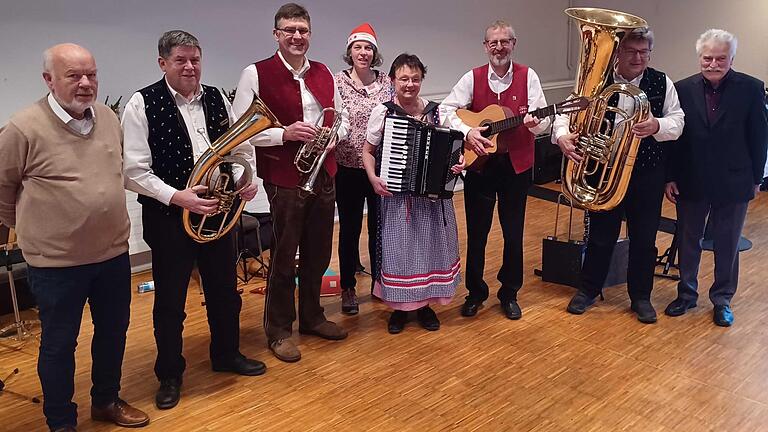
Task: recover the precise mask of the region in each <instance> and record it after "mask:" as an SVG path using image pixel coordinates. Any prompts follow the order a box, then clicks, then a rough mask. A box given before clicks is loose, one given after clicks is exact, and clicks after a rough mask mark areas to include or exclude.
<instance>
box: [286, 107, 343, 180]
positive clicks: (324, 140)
mask: <svg viewBox="0 0 768 432" xmlns="http://www.w3.org/2000/svg"><path fill="white" fill-rule="evenodd" d="M331 111H332V112H333V125H332V126H331V127H321V126H320V125H321V124H322V122H323V119H324V118H325V113H326V112H331ZM340 127H341V113H339V112H338V111H336V110H335V109H334V108H324V109H323V112H322V113H321V114H320V117H319V118H318V119H317V121H315V128H319V129H320V130H319V131H318V133H317V136H315V138H314V139H313V140H312V141H307V142H305V143H304V144H303V145H302V146H301V148H299V151H298V152H296V157H295V158H294V160H293V164H294V165H295V166H296V169H297V170H299V172H300V173H301V174H302V179H303V181H302V182H301V186H299V189H301V190H303V191H305V192H308V193H310V194H314V193H315V191H314V187H315V180H317V175H318V174H319V173H320V170H321V169H323V162H325V158H326V157H327V156H328V152H330V145H331V143H332V142H334V141H335V140H336V138H337V135H338V132H339V128H340Z"/></svg>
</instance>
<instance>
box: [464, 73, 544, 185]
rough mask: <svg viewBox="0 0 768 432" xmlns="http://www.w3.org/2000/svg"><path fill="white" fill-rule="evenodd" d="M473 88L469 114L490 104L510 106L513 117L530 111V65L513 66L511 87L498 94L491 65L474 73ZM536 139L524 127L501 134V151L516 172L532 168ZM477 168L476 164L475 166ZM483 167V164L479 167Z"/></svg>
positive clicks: (499, 142) (499, 140) (499, 138)
mask: <svg viewBox="0 0 768 432" xmlns="http://www.w3.org/2000/svg"><path fill="white" fill-rule="evenodd" d="M472 74H473V79H474V87H473V89H472V103H471V104H470V105H469V107H468V108H469V109H470V111H474V112H480V111H482V110H483V109H484V108H486V107H487V106H489V105H493V104H498V105H501V106H504V107H507V108H509V109H510V111H512V114H514V115H518V114H521V113H523V112H527V111H528V108H529V107H528V66H525V65H522V64H518V63H512V84H510V86H509V88H507V89H506V90H504V91H503V92H501V94H498V95H497V94H496V93H494V92H493V91H492V90H491V87H490V86H489V85H488V65H487V64H486V65H483V66H480V67H477V68H474V69H473V70H472ZM534 138H535V137H534V136H533V134H532V133H531V131H529V130H528V128H526V127H525V126H520V127H516V128H514V129H512V130H508V131H504V132H502V133H501V134H499V137H498V138H497V140H496V141H497V143H498V144H499V151H502V149H503V148H506V149H507V152H508V154H509V160H510V162H512V167H513V168H514V169H515V173H517V174H520V173H522V172H525V171H527V170H528V169H530V168H531V167H532V166H533V142H534ZM474 165H477V163H476V164H474ZM480 166H482V162H481V164H480Z"/></svg>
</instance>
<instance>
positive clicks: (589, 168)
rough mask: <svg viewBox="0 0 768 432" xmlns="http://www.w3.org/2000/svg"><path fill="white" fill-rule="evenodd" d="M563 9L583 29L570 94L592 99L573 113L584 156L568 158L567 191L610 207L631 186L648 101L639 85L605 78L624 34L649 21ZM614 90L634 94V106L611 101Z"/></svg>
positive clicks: (589, 206) (590, 204)
mask: <svg viewBox="0 0 768 432" xmlns="http://www.w3.org/2000/svg"><path fill="white" fill-rule="evenodd" d="M565 14H566V15H568V16H569V17H571V18H573V19H575V20H576V21H578V22H579V34H580V35H581V50H580V56H579V67H578V70H577V72H576V83H575V85H574V89H573V93H572V95H573V96H574V97H575V96H585V97H587V98H589V99H590V100H591V101H592V102H591V104H590V106H589V108H587V109H586V110H584V111H580V112H576V113H573V114H570V128H571V132H572V133H576V134H578V135H579V138H578V142H577V143H576V148H577V151H578V152H579V154H580V155H581V156H582V158H583V159H582V161H581V162H573V161H571V160H570V159H568V160H566V162H565V164H564V167H563V173H562V174H563V175H562V180H563V183H562V189H563V194H564V195H565V196H567V197H568V199H569V200H570V201H571V202H572V203H573V204H574V205H576V206H578V207H581V208H583V209H585V210H590V211H604V210H610V209H612V208H614V207H616V206H617V205H618V204H619V203H620V202H621V200H623V199H624V195H625V194H626V192H627V187H628V186H629V179H630V176H631V175H632V167H633V166H634V161H635V156H636V154H637V149H638V146H639V145H640V139H639V138H638V137H636V136H635V134H634V133H632V126H634V125H635V124H637V123H639V122H641V121H644V120H645V119H647V118H648V115H649V113H650V104H649V103H648V98H647V97H646V95H645V93H644V92H643V91H642V90H640V89H639V88H638V87H637V86H634V85H631V84H612V85H610V86H608V87H605V84H606V82H607V79H608V77H609V75H610V74H612V73H613V67H614V63H615V59H616V52H617V49H618V47H619V43H620V42H621V39H622V38H623V37H624V36H625V35H626V34H627V33H628V32H630V31H632V30H633V29H635V28H642V27H647V26H648V23H647V22H646V21H645V20H644V19H642V18H640V17H637V16H634V15H630V14H627V13H623V12H616V11H612V10H608V9H597V8H569V9H566V10H565ZM604 87H605V88H604ZM616 94H624V95H626V96H627V97H629V98H630V99H632V100H633V101H634V109H633V110H631V111H630V112H628V111H625V110H623V109H620V108H617V107H611V106H609V105H608V100H609V99H610V98H611V97H612V96H614V95H616ZM609 113H610V114H609ZM607 115H608V116H607ZM611 117H614V118H611Z"/></svg>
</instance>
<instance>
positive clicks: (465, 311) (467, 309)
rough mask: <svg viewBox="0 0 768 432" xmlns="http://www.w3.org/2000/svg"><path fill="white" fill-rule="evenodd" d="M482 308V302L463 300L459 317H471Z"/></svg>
mask: <svg viewBox="0 0 768 432" xmlns="http://www.w3.org/2000/svg"><path fill="white" fill-rule="evenodd" d="M482 306H483V302H481V301H477V300H473V299H466V300H464V304H463V305H461V316H465V317H473V316H475V315H477V310H478V309H480V308H481V307H482Z"/></svg>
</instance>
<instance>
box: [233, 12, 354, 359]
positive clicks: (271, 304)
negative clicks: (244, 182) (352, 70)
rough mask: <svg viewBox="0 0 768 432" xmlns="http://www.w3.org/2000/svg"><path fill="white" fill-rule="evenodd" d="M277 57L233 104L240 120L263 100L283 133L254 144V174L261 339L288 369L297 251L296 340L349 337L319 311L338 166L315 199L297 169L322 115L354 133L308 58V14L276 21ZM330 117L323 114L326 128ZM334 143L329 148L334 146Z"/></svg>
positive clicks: (249, 77) (257, 71) (327, 170)
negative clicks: (258, 203)
mask: <svg viewBox="0 0 768 432" xmlns="http://www.w3.org/2000/svg"><path fill="white" fill-rule="evenodd" d="M273 34H274V37H275V41H276V42H277V46H278V49H277V53H275V55H273V56H272V57H269V58H267V59H265V60H261V61H259V62H256V63H254V64H252V65H249V66H248V67H246V68H245V70H243V73H242V75H241V77H240V82H239V84H238V85H237V94H236V95H235V101H234V103H233V109H234V112H235V115H242V114H243V113H244V112H245V111H246V110H247V108H248V106H249V105H250V103H251V100H252V99H253V95H254V94H256V95H258V96H259V97H260V98H261V99H262V100H263V101H264V103H265V104H266V105H267V106H268V107H269V109H270V110H271V111H272V112H273V113H274V114H275V115H276V116H277V118H278V120H279V121H280V124H282V125H283V126H284V128H270V129H267V130H265V131H263V132H261V133H260V134H258V135H256V136H255V137H254V138H253V139H251V144H253V145H254V146H255V147H256V167H257V172H258V175H259V177H261V178H262V179H263V180H264V190H265V191H266V193H267V198H268V199H269V205H270V212H271V214H272V221H273V230H272V234H273V238H272V247H271V252H270V255H271V258H270V259H271V265H270V271H269V280H268V289H267V297H266V302H265V306H264V331H265V332H266V334H267V342H268V344H269V349H270V350H271V351H272V352H273V353H274V355H275V357H277V358H278V359H280V360H282V361H286V362H295V361H298V360H299V359H301V353H300V352H299V349H298V348H297V347H296V345H295V344H294V343H293V342H292V341H291V340H290V336H291V327H292V325H293V321H295V319H296V309H295V300H294V291H295V290H296V275H297V271H296V266H295V259H296V251H297V249H298V250H299V253H300V258H299V267H298V278H299V333H302V334H309V335H314V336H319V337H321V338H324V339H329V340H341V339H344V338H346V337H347V332H346V331H345V330H344V329H342V328H341V327H339V326H337V325H336V324H335V323H333V322H331V321H328V320H327V319H326V318H325V315H324V313H323V308H322V307H321V306H320V285H321V283H322V279H323V274H324V273H325V270H326V269H327V268H328V263H329V262H330V260H331V243H332V240H333V219H334V211H335V196H336V190H335V188H334V180H333V177H334V175H335V174H336V159H335V157H334V154H333V151H331V152H330V153H329V154H328V156H327V157H326V159H325V162H324V164H323V167H322V168H321V169H320V172H319V174H318V176H317V179H316V181H315V183H314V191H313V193H311V194H310V193H308V192H305V191H303V190H301V189H299V188H298V186H300V185H302V184H303V183H304V181H305V176H302V175H301V173H300V172H299V171H298V170H297V169H296V166H295V165H294V158H295V156H296V153H297V152H298V150H299V148H300V147H301V146H302V145H303V144H304V143H305V142H308V141H312V140H313V139H315V137H316V136H317V132H318V129H319V128H318V127H316V126H315V124H316V122H317V120H318V119H320V118H321V116H323V109H324V108H335V109H336V110H337V111H338V114H337V115H340V116H342V122H341V127H340V128H339V131H338V139H341V138H344V137H345V136H346V134H347V130H348V129H349V118H348V115H347V113H346V112H344V111H343V110H342V105H341V97H340V96H339V92H338V90H336V86H335V85H334V80H333V75H331V72H330V71H329V70H328V68H327V67H326V66H325V65H324V64H322V63H318V62H315V61H311V60H309V59H308V58H307V57H306V53H307V50H308V49H309V42H310V38H311V36H312V30H311V25H310V18H309V13H308V12H307V10H306V9H305V8H304V7H303V6H300V5H297V4H294V3H287V4H285V5H283V6H281V7H280V9H278V11H277V13H276V14H275V28H274V31H273ZM332 123H333V115H330V114H328V113H326V114H325V116H324V118H323V119H322V126H323V127H330V126H331V124H332ZM334 143H335V141H334V140H332V141H331V144H330V145H334Z"/></svg>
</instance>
